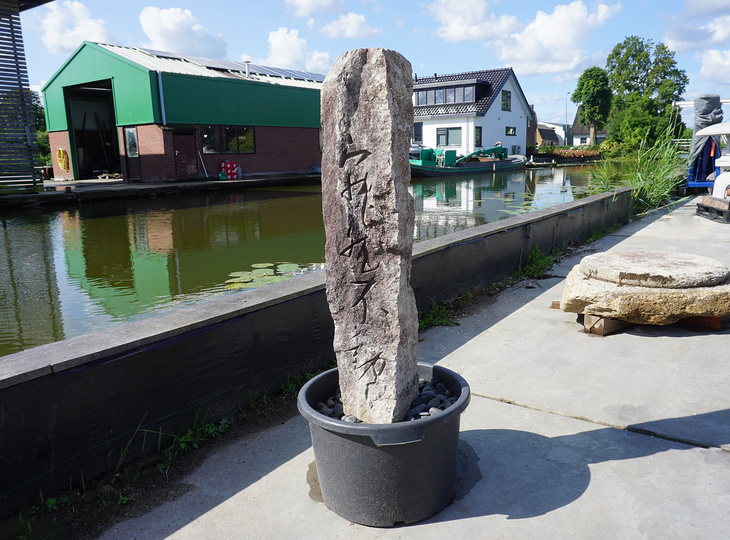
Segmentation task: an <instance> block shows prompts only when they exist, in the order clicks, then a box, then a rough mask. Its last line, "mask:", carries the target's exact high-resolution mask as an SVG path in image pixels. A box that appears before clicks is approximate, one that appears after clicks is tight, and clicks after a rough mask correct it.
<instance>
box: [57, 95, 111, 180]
mask: <svg viewBox="0 0 730 540" xmlns="http://www.w3.org/2000/svg"><path fill="white" fill-rule="evenodd" d="M65 92H66V103H67V110H68V117H69V137H70V139H71V150H72V153H73V156H72V165H73V172H74V178H76V179H83V178H96V177H98V176H99V175H101V174H115V173H121V172H122V169H121V164H120V163H121V160H120V157H119V139H118V137H117V128H116V119H115V117H114V98H113V94H112V83H111V80H104V81H96V82H93V83H86V84H83V85H78V86H70V87H67V88H66V89H65Z"/></svg>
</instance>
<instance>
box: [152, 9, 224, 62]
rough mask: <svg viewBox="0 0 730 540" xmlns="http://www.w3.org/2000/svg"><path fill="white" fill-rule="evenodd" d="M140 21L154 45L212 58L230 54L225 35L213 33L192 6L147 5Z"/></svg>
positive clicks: (172, 50)
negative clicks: (162, 6) (194, 12)
mask: <svg viewBox="0 0 730 540" xmlns="http://www.w3.org/2000/svg"><path fill="white" fill-rule="evenodd" d="M139 22H140V24H141V25H142V31H144V33H145V34H147V37H148V38H149V39H150V40H151V41H150V42H149V43H147V44H146V46H147V47H149V48H151V49H158V50H162V51H169V52H176V53H181V54H193V55H198V56H207V57H210V58H225V56H226V41H225V39H223V36H222V35H221V34H218V35H213V34H211V33H210V32H209V31H208V29H207V28H205V27H203V26H202V25H201V24H200V23H199V22H198V19H197V18H196V17H194V16H193V14H192V13H191V12H190V10H188V9H180V8H167V9H160V8H157V7H146V8H144V9H143V10H142V12H141V13H140V14H139Z"/></svg>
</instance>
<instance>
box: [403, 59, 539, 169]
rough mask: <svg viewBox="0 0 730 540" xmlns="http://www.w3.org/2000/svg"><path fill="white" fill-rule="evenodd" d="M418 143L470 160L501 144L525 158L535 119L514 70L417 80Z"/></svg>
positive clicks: (474, 72)
mask: <svg viewBox="0 0 730 540" xmlns="http://www.w3.org/2000/svg"><path fill="white" fill-rule="evenodd" d="M413 105H414V126H413V143H414V144H421V145H423V146H426V147H429V148H446V149H450V150H456V153H457V155H467V154H469V153H471V152H473V151H475V150H478V149H480V148H489V147H491V146H497V145H498V144H501V146H504V147H506V148H507V151H508V152H509V153H510V154H524V153H525V151H526V147H527V141H528V138H527V137H528V130H533V132H534V130H535V129H536V127H537V126H536V125H535V119H534V118H535V117H534V113H533V112H532V109H531V108H530V105H529V104H528V103H527V99H526V98H525V95H524V93H523V92H522V88H520V84H519V82H517V77H515V73H514V71H512V68H502V69H490V70H485V71H471V72H468V73H456V74H450V75H437V74H434V75H433V77H419V76H418V75H416V76H415V78H414V81H413Z"/></svg>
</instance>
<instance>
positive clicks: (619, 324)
mask: <svg viewBox="0 0 730 540" xmlns="http://www.w3.org/2000/svg"><path fill="white" fill-rule="evenodd" d="M629 326H632V323H629V322H626V321H620V320H618V319H608V318H606V317H598V316H596V315H584V316H583V331H584V332H586V333H587V334H595V335H597V336H607V335H609V334H614V333H616V332H618V331H619V330H623V329H624V328H627V327H629Z"/></svg>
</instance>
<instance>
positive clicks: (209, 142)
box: [200, 126, 220, 154]
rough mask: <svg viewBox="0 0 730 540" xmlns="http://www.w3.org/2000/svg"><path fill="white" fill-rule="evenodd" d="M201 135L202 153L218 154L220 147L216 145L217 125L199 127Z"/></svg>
mask: <svg viewBox="0 0 730 540" xmlns="http://www.w3.org/2000/svg"><path fill="white" fill-rule="evenodd" d="M200 132H201V135H202V137H203V153H204V154H218V153H219V152H220V147H219V146H218V126H203V127H202V128H201V129H200Z"/></svg>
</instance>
